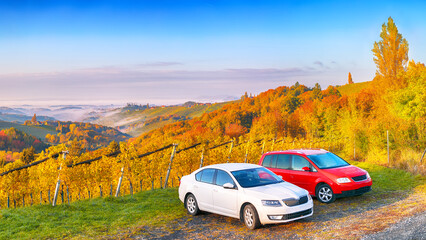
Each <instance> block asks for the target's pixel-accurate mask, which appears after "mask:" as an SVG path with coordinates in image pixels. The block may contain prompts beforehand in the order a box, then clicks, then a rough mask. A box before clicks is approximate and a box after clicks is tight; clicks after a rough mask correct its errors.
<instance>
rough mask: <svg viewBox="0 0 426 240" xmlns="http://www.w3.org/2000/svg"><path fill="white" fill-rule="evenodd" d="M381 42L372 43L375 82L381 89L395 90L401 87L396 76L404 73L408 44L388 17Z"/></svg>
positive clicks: (383, 26) (399, 80) (381, 35)
mask: <svg viewBox="0 0 426 240" xmlns="http://www.w3.org/2000/svg"><path fill="white" fill-rule="evenodd" d="M380 38H381V40H380V41H379V42H374V48H373V49H372V51H373V55H374V57H373V60H374V63H376V66H377V70H376V79H377V80H376V81H379V82H380V83H382V84H380V86H379V87H381V88H383V89H385V88H389V87H391V88H395V87H398V86H401V85H403V84H402V83H401V81H402V80H401V79H400V78H399V77H398V74H399V73H401V72H403V71H405V69H406V66H407V62H408V42H407V40H406V39H405V38H403V37H402V35H401V34H400V33H399V32H398V29H397V27H396V25H395V23H394V22H393V19H392V18H391V17H389V19H388V23H387V24H385V23H384V24H383V25H382V32H381V33H380Z"/></svg>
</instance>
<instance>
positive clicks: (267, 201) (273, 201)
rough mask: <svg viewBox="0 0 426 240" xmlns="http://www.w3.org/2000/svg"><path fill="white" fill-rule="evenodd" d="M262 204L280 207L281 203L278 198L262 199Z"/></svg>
mask: <svg viewBox="0 0 426 240" xmlns="http://www.w3.org/2000/svg"><path fill="white" fill-rule="evenodd" d="M262 204H263V206H269V207H281V203H280V201H278V200H262Z"/></svg>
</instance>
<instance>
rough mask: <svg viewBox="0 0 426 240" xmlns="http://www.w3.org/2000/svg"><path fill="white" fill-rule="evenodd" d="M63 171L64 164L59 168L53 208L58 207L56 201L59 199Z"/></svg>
mask: <svg viewBox="0 0 426 240" xmlns="http://www.w3.org/2000/svg"><path fill="white" fill-rule="evenodd" d="M64 156H65V154H64ZM61 169H62V164H61V166H60V167H59V173H58V181H57V182H56V188H55V195H53V204H52V206H56V200H57V199H58V194H59V187H60V186H61V180H60V176H61ZM49 198H50V197H49Z"/></svg>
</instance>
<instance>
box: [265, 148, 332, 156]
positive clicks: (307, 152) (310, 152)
mask: <svg viewBox="0 0 426 240" xmlns="http://www.w3.org/2000/svg"><path fill="white" fill-rule="evenodd" d="M277 153H278V154H279V153H287V154H295V153H296V154H300V155H315V154H324V153H328V151H327V150H324V149H291V150H285V151H273V152H267V153H266V154H277Z"/></svg>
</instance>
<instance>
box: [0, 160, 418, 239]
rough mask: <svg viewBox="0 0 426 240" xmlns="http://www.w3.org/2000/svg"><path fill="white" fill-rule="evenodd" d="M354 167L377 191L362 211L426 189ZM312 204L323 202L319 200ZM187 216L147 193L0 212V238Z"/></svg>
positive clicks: (136, 227)
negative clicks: (365, 173)
mask: <svg viewBox="0 0 426 240" xmlns="http://www.w3.org/2000/svg"><path fill="white" fill-rule="evenodd" d="M353 164H355V165H358V166H360V167H362V168H364V169H366V170H368V171H369V172H370V175H371V176H372V178H373V181H374V183H373V191H372V192H369V193H366V196H367V197H366V199H367V200H363V201H360V202H359V203H358V204H359V205H360V206H359V208H363V207H364V208H365V207H368V206H369V205H370V204H371V201H387V200H386V199H387V198H389V199H390V200H391V199H392V198H393V197H394V195H401V194H403V195H409V194H411V193H412V192H413V190H414V188H416V189H418V188H420V189H423V190H421V191H424V189H425V188H424V186H425V185H426V179H425V177H424V176H423V177H419V176H413V175H411V174H409V173H407V172H404V171H402V170H397V169H389V168H385V167H381V166H377V165H373V164H369V163H361V162H353ZM390 200H389V202H391V201H390ZM369 201H370V202H369ZM340 202H342V204H345V203H344V201H339V200H337V201H336V203H333V204H335V205H334V206H335V207H338V206H340V205H339V204H340ZM314 204H319V203H318V202H317V201H315V202H314ZM333 204H332V205H324V204H322V205H324V206H322V207H326V208H329V209H330V211H333ZM389 204H391V203H389ZM349 207H356V206H349ZM408 207H410V206H408ZM386 209H388V208H386ZM389 210H391V208H389ZM378 211H379V210H378ZM317 214H321V213H317ZM324 214H327V213H324ZM185 215H186V213H185V210H184V208H183V204H182V203H181V202H180V201H179V199H178V193H177V189H176V188H173V189H166V190H161V189H158V190H154V191H144V192H140V193H137V194H135V196H134V197H133V198H131V197H130V196H125V197H121V198H118V199H116V198H112V197H107V198H103V199H101V198H97V199H91V200H85V201H81V202H74V203H72V204H71V205H70V206H67V205H59V206H57V207H55V208H54V207H51V206H47V205H43V206H33V207H26V208H19V209H10V210H8V209H3V210H0V239H30V238H31V239H32V238H40V239H45V238H67V239H68V238H74V239H87V238H92V239H95V238H96V239H98V238H101V237H106V238H121V237H123V236H122V235H123V234H128V233H130V235H131V233H132V232H140V229H145V228H147V229H149V228H150V227H153V226H168V223H170V222H171V221H172V220H174V219H177V218H180V217H182V216H185ZM396 217H397V216H396ZM393 218H395V217H393ZM371 221H373V222H374V219H369V222H371ZM313 224H318V223H313ZM367 227H368V226H367ZM371 227H374V226H371ZM336 231H337V230H336Z"/></svg>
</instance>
